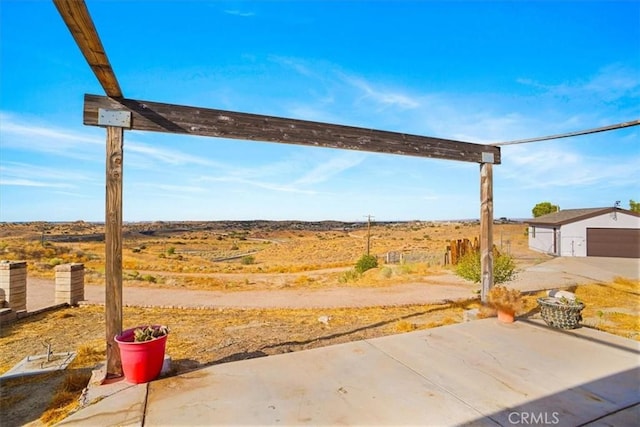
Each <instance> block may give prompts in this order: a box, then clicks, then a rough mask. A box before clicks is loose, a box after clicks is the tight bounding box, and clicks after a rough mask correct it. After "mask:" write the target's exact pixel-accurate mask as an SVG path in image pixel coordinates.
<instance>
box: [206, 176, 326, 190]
mask: <svg viewBox="0 0 640 427" xmlns="http://www.w3.org/2000/svg"><path fill="white" fill-rule="evenodd" d="M200 181H203V182H225V183H234V184H242V185H248V186H251V187H257V188H262V189H264V190H270V191H278V192H284V193H301V194H316V193H317V192H316V191H313V190H305V189H300V188H296V187H295V186H293V185H290V184H278V183H273V182H268V181H263V180H257V179H246V178H240V177H237V176H202V177H200Z"/></svg>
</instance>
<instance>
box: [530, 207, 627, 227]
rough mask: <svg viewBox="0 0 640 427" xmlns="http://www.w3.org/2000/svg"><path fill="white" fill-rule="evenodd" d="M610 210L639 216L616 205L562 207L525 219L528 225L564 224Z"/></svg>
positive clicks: (609, 211)
mask: <svg viewBox="0 0 640 427" xmlns="http://www.w3.org/2000/svg"><path fill="white" fill-rule="evenodd" d="M611 212H620V213H624V214H628V215H632V216H640V214H639V213H637V212H633V211H630V210H627V209H621V208H616V207H608V208H585V209H564V210H560V211H558V212H554V213H550V214H547V215H542V216H539V217H538V218H533V219H530V220H528V221H527V224H530V225H565V224H570V223H572V222H576V221H582V220H583V219H588V218H592V217H594V216H600V215H604V214H608V213H611Z"/></svg>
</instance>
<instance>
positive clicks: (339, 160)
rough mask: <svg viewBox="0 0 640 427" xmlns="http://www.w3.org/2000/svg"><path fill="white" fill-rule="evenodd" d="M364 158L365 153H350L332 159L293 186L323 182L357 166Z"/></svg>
mask: <svg viewBox="0 0 640 427" xmlns="http://www.w3.org/2000/svg"><path fill="white" fill-rule="evenodd" d="M365 158H366V154H365V153H351V152H349V153H344V154H341V155H339V156H336V157H332V158H330V159H329V160H327V161H325V162H322V163H320V164H319V165H317V166H315V167H314V168H313V169H311V170H310V171H309V172H307V173H305V174H304V175H303V176H301V177H300V178H298V179H297V180H296V181H295V182H294V185H296V186H299V185H312V184H318V183H321V182H325V181H327V180H329V179H331V178H332V177H334V176H336V175H338V174H340V173H342V172H344V171H346V170H348V169H351V168H353V167H356V166H358V165H359V164H360V163H362V162H363V161H364V159H365Z"/></svg>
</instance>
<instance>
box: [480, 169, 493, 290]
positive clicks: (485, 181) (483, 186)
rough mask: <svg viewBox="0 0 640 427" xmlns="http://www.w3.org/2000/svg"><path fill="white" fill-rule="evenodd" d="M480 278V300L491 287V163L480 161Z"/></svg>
mask: <svg viewBox="0 0 640 427" xmlns="http://www.w3.org/2000/svg"><path fill="white" fill-rule="evenodd" d="M480 272H481V275H480V280H481V283H482V293H481V294H480V298H481V300H482V302H487V296H488V295H489V290H490V289H491V288H492V287H493V165H492V164H491V163H480Z"/></svg>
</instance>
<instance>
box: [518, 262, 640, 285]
mask: <svg viewBox="0 0 640 427" xmlns="http://www.w3.org/2000/svg"><path fill="white" fill-rule="evenodd" d="M617 276H620V277H624V278H627V279H633V280H640V260H639V259H637V258H603V257H558V258H552V259H550V260H548V261H545V262H542V263H540V264H536V265H534V266H530V267H527V268H525V269H524V270H523V271H520V272H519V273H518V275H517V276H516V278H515V280H513V281H511V282H509V286H512V287H515V288H518V289H520V290H522V291H534V290H543V289H552V288H563V287H569V286H574V285H581V284H586V283H596V282H610V281H613V279H614V278H615V277H617Z"/></svg>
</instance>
